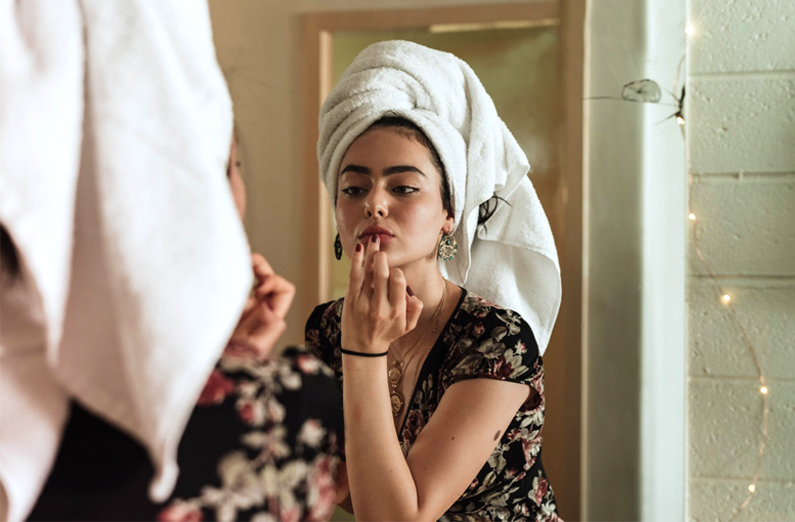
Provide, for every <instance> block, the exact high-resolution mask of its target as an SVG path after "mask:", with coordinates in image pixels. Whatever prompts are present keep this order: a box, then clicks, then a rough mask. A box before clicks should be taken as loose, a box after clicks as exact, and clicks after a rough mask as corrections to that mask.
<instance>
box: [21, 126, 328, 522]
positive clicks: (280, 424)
mask: <svg viewBox="0 0 795 522" xmlns="http://www.w3.org/2000/svg"><path fill="white" fill-rule="evenodd" d="M227 177H228V179H229V183H230V186H231V189H232V196H233V198H234V201H235V204H236V206H237V209H238V212H239V214H240V217H241V219H242V218H243V215H244V213H245V206H246V192H245V185H244V184H243V179H242V177H241V176H240V171H239V162H238V161H237V138H236V136H235V138H234V140H233V143H232V145H231V149H230V159H229V164H228V168H227ZM252 266H253V272H254V276H255V279H256V282H255V287H254V289H253V290H252V295H251V296H250V297H249V299H248V302H247V304H246V306H245V308H244V311H243V314H242V316H241V318H240V320H239V322H238V324H237V326H236V328H235V330H234V333H233V334H232V337H231V339H230V340H229V342H228V344H227V346H226V348H225V349H224V352H223V355H222V356H221V358H220V360H219V361H218V364H217V365H216V367H215V369H214V370H213V372H212V374H211V375H210V377H209V379H208V380H207V383H206V384H205V386H204V389H203V390H202V393H201V395H200V397H199V399H198V401H197V404H196V408H195V409H194V411H193V414H192V415H191V418H190V421H189V422H188V425H187V427H186V428H185V432H184V434H183V437H182V440H181V442H180V445H179V452H178V455H177V462H178V463H179V467H180V474H179V477H178V479H177V482H176V486H175V489H174V491H173V492H172V494H171V497H170V499H169V500H168V501H167V502H165V503H163V504H157V503H153V502H151V501H150V500H149V498H148V497H147V492H146V490H147V487H148V484H149V481H150V480H151V476H152V473H153V470H152V467H151V464H150V463H149V459H148V458H147V455H146V453H145V451H144V449H143V448H142V447H141V446H140V445H139V444H138V443H137V442H136V441H134V440H133V439H132V438H130V437H128V436H126V435H125V434H123V433H122V432H120V431H119V430H117V429H116V428H115V427H114V426H111V425H110V424H108V423H107V422H105V421H103V420H102V419H100V418H99V417H97V416H95V415H93V414H92V413H90V412H89V411H87V410H86V409H84V408H83V407H82V406H80V405H79V404H78V403H76V402H74V403H73V404H72V406H71V413H70V420H69V423H68V425H67V428H66V431H65V434H64V438H63V442H62V444H61V449H60V452H59V456H58V460H57V461H56V463H55V466H54V469H53V472H52V474H51V475H50V477H49V479H48V482H47V484H46V486H45V488H44V491H43V492H42V495H41V497H40V498H39V500H38V503H37V505H36V506H35V508H34V510H33V512H32V513H31V515H30V517H29V519H30V520H159V521H175V522H176V521H188V520H194V521H195V520H221V521H225V520H226V521H232V520H248V519H252V518H258V519H259V520H263V521H265V520H328V518H329V517H330V516H331V512H332V510H333V507H334V504H333V499H334V492H335V490H334V482H333V477H334V473H335V470H336V467H337V462H338V460H339V449H338V446H339V444H340V442H341V441H340V440H339V439H341V436H342V433H341V422H340V419H339V396H338V391H337V390H336V388H335V386H334V383H333V381H332V380H331V378H330V375H329V374H330V372H329V371H328V369H327V368H326V367H325V365H323V364H322V363H321V362H320V361H319V360H318V359H317V358H316V357H315V356H314V355H312V354H310V353H308V352H306V351H305V350H303V349H298V348H287V349H286V350H285V351H284V352H283V353H282V354H281V355H279V356H278V357H273V356H271V350H272V349H273V347H274V346H275V344H276V342H277V341H278V339H279V337H280V336H281V334H282V333H283V332H284V329H285V322H284V318H285V316H286V314H287V311H288V310H289V308H290V305H291V303H292V300H293V296H294V294H295V288H294V286H293V285H292V284H291V283H290V282H289V281H287V280H286V279H284V278H283V277H281V276H279V275H277V274H276V273H275V272H274V271H273V269H272V268H271V267H270V265H269V264H268V263H267V261H266V260H265V258H264V257H263V256H261V255H260V254H254V255H253V256H252Z"/></svg>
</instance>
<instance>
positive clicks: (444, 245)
mask: <svg viewBox="0 0 795 522" xmlns="http://www.w3.org/2000/svg"><path fill="white" fill-rule="evenodd" d="M457 253H458V241H456V240H455V238H454V237H453V236H452V234H447V233H444V234H442V240H441V241H440V242H439V252H438V255H439V259H441V260H442V261H450V260H451V259H453V258H454V257H455V255H456V254H457Z"/></svg>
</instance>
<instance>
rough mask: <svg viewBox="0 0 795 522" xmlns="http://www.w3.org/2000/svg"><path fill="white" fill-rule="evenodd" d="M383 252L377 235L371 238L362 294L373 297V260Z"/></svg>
mask: <svg viewBox="0 0 795 522" xmlns="http://www.w3.org/2000/svg"><path fill="white" fill-rule="evenodd" d="M380 250H381V242H380V241H379V239H378V235H377V234H373V235H372V236H370V239H369V240H368V242H367V255H366V256H365V259H364V279H363V281H362V293H363V294H364V295H367V296H372V295H373V276H374V273H373V268H374V265H373V259H375V254H376V253H378V252H379V251H380Z"/></svg>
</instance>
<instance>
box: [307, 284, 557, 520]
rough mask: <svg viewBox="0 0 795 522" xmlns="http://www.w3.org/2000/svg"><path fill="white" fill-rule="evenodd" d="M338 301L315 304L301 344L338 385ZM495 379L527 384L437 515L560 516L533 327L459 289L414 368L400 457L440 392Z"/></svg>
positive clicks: (467, 517)
mask: <svg viewBox="0 0 795 522" xmlns="http://www.w3.org/2000/svg"><path fill="white" fill-rule="evenodd" d="M342 307H343V300H342V299H340V300H338V301H334V302H331V303H326V304H323V305H320V306H318V307H316V308H315V310H314V311H313V313H312V315H311V316H310V317H309V320H308V321H307V325H306V344H307V347H308V348H311V349H314V350H315V351H316V352H317V353H318V354H319V356H320V358H321V359H323V361H324V362H326V363H327V364H328V365H329V366H330V367H331V368H332V369H333V370H334V373H335V374H336V376H337V379H338V381H339V384H340V386H341V385H342V379H343V375H342V358H341V354H340V351H339V348H340V337H341V336H340V324H341V318H342ZM475 378H484V379H498V380H503V381H510V382H517V383H523V384H527V385H529V386H531V387H532V388H533V390H534V391H535V393H533V394H532V396H531V397H529V398H528V400H527V401H526V402H525V403H524V404H523V405H522V406H521V408H520V409H519V411H517V412H516V415H515V416H514V418H513V419H512V420H511V423H510V425H509V426H508V428H507V429H506V430H505V433H504V434H503V436H502V438H501V439H500V440H499V442H498V443H497V445H496V447H495V448H494V451H493V452H492V454H491V456H490V457H489V459H488V461H487V462H486V463H485V464H484V465H483V467H482V468H481V470H480V471H479V472H478V474H477V476H476V477H474V478H473V480H472V483H471V484H470V485H469V487H468V488H467V489H466V491H465V492H464V494H463V495H461V497H459V498H458V500H457V501H456V502H455V503H454V504H453V505H452V506H451V507H450V508H449V509H448V510H447V512H446V513H445V514H444V515H443V516H442V518H441V519H440V520H444V521H448V520H449V521H457V520H464V521H476V520H500V521H502V520H526V519H532V520H539V521H557V520H560V519H559V517H558V514H557V506H556V501H555V495H554V493H553V492H552V488H551V487H550V485H549V481H548V479H547V476H546V473H545V472H544V468H543V466H542V464H541V436H540V431H541V427H542V426H543V424H544V368H543V364H542V361H541V357H540V356H539V353H538V346H537V344H536V341H535V338H534V336H533V332H532V330H531V329H530V326H529V325H528V324H527V323H526V322H525V321H524V320H523V319H522V317H521V316H520V315H519V314H518V313H516V312H514V311H511V310H506V309H503V308H500V307H499V306H497V305H495V304H493V303H490V302H489V301H487V300H485V299H483V298H481V297H478V296H476V295H474V294H471V293H468V292H467V291H466V290H464V292H463V294H462V296H461V299H460V301H459V303H458V306H457V308H456V310H455V311H454V312H453V314H452V316H451V317H450V320H449V321H448V323H447V324H446V325H445V327H444V329H443V330H442V332H441V333H440V335H439V338H438V340H437V341H436V344H435V345H434V346H433V347H432V348H431V351H430V353H429V354H428V356H427V358H426V359H425V362H424V363H423V365H422V368H421V370H420V373H419V377H418V381H417V384H416V386H415V389H414V393H413V396H412V398H411V401H410V402H409V406H408V412H407V414H406V418H405V420H404V421H403V425H402V427H401V428H400V430H399V431H398V439H399V441H400V445H401V449H402V450H403V454H404V455H408V453H409V451H410V450H411V447H412V445H413V443H414V441H415V440H416V439H417V436H418V435H419V433H420V432H421V431H422V429H423V427H424V426H425V425H426V424H427V423H428V421H429V420H430V418H431V416H432V415H433V413H434V411H435V410H436V407H437V406H438V405H439V402H440V401H441V399H442V396H443V395H444V393H445V391H446V390H447V389H448V388H449V387H450V386H452V385H453V384H455V383H457V382H459V381H462V380H465V379H475Z"/></svg>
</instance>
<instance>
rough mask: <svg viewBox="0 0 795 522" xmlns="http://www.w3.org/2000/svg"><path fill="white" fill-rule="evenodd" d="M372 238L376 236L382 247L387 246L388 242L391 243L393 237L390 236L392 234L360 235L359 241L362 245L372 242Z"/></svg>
mask: <svg viewBox="0 0 795 522" xmlns="http://www.w3.org/2000/svg"><path fill="white" fill-rule="evenodd" d="M373 236H378V241H379V242H380V243H381V244H382V245H386V244H388V243H389V242H390V241H392V238H393V237H394V236H392V234H375V233H372V234H362V235H361V236H359V239H360V240H361V242H362V243H364V244H367V242H368V241H372V240H373Z"/></svg>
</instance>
